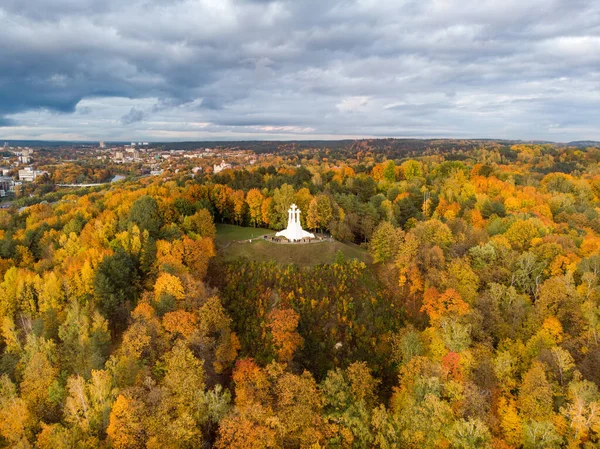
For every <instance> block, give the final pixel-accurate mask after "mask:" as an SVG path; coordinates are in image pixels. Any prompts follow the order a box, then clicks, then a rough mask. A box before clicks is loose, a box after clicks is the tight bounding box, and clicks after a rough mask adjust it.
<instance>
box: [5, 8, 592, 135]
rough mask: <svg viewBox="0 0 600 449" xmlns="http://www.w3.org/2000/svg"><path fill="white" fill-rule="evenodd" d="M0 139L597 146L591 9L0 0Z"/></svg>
mask: <svg viewBox="0 0 600 449" xmlns="http://www.w3.org/2000/svg"><path fill="white" fill-rule="evenodd" d="M0 30H1V31H0V36H1V37H0V140H1V139H41V140H92V141H93V140H106V141H111V140H136V141H137V140H145V141H177V140H218V139H222V140H242V139H272V140H279V139H285V140H295V139H337V138H362V137H447V138H499V139H523V140H532V139H536V140H552V141H559V142H567V141H571V140H600V1H598V0H415V1H413V0H410V1H402V0H377V1H375V0H344V1H336V0H274V1H271V0H240V1H233V0H127V1H124V0H26V1H23V0H2V1H1V2H0Z"/></svg>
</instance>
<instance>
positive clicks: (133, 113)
mask: <svg viewBox="0 0 600 449" xmlns="http://www.w3.org/2000/svg"><path fill="white" fill-rule="evenodd" d="M142 120H144V112H143V111H141V110H139V109H136V108H135V107H133V108H131V109H130V111H129V112H128V113H127V114H125V115H124V116H123V117H121V123H122V124H123V125H131V124H132V123H137V122H141V121H142Z"/></svg>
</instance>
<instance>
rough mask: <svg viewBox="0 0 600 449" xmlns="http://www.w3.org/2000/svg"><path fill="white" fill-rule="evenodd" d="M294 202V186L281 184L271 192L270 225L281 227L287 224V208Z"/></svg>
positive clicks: (276, 227)
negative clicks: (271, 209)
mask: <svg viewBox="0 0 600 449" xmlns="http://www.w3.org/2000/svg"><path fill="white" fill-rule="evenodd" d="M293 202H294V188H293V187H292V186H291V185H289V184H283V185H282V186H281V187H280V188H278V189H275V192H274V193H273V219H272V220H271V223H270V224H271V227H274V228H275V229H283V228H285V226H286V225H287V216H288V209H289V208H290V206H291V205H292V203H293Z"/></svg>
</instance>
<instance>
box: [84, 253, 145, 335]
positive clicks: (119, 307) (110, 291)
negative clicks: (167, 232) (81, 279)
mask: <svg viewBox="0 0 600 449" xmlns="http://www.w3.org/2000/svg"><path fill="white" fill-rule="evenodd" d="M137 284H138V274H137V269H136V266H135V262H134V261H133V259H132V258H131V256H130V255H129V254H127V253H126V252H125V251H123V250H122V249H118V250H117V251H116V252H115V254H113V255H111V256H106V257H105V258H104V259H102V262H101V263H100V265H99V266H98V270H97V272H96V277H95V279H94V293H95V295H96V298H97V301H98V305H99V308H100V310H101V311H102V313H104V315H105V316H106V317H107V318H109V319H111V320H114V321H113V324H114V325H118V324H122V323H123V322H124V321H125V319H126V315H127V313H128V312H129V308H130V307H131V304H133V303H135V301H136V299H137V292H138V286H137Z"/></svg>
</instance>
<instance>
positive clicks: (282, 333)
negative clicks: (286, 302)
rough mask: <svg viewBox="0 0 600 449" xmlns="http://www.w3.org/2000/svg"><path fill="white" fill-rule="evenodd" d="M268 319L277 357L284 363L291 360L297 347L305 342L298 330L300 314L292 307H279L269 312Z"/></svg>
mask: <svg viewBox="0 0 600 449" xmlns="http://www.w3.org/2000/svg"><path fill="white" fill-rule="evenodd" d="M267 319H268V326H269V328H270V330H271V334H272V335H273V346H274V348H275V351H276V354H277V359H278V360H279V361H280V362H282V363H286V362H290V361H291V360H292V357H293V356H294V352H295V351H296V348H298V347H301V346H302V343H303V342H304V339H303V338H302V337H301V336H300V335H299V334H298V333H297V332H296V328H297V327H298V320H299V319H300V315H298V313H296V312H295V311H294V310H293V309H290V308H285V309H282V308H277V309H273V310H272V311H271V312H270V313H269V315H268V318H267Z"/></svg>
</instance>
